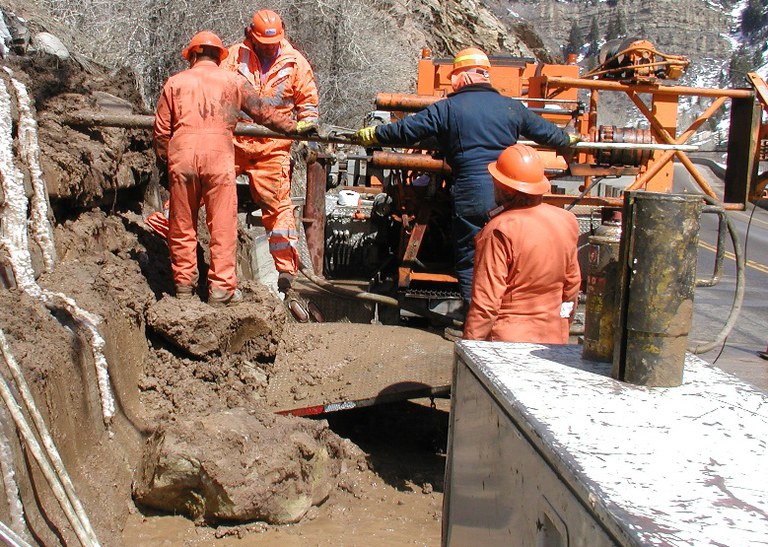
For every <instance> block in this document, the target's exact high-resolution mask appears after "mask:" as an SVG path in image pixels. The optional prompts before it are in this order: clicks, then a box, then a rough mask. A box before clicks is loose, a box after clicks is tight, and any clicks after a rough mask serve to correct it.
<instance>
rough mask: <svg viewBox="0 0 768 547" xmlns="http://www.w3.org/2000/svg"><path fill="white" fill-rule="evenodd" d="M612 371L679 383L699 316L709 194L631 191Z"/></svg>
mask: <svg viewBox="0 0 768 547" xmlns="http://www.w3.org/2000/svg"><path fill="white" fill-rule="evenodd" d="M624 195H625V199H624V210H623V224H622V237H621V245H620V251H619V294H618V312H617V326H616V336H615V338H616V341H615V346H614V353H613V376H614V378H617V379H619V380H624V381H626V382H630V383H633V384H638V385H643V386H667V387H671V386H678V385H680V384H681V383H682V381H683V364H684V361H685V351H686V346H687V343H688V333H689V331H690V328H691V322H692V318H693V292H694V287H695V281H696V257H697V253H696V248H697V245H698V242H699V221H700V217H701V212H702V209H703V205H704V201H703V200H702V199H701V198H700V197H699V196H696V195H690V194H663V193H656V192H640V191H637V192H625V194H624Z"/></svg>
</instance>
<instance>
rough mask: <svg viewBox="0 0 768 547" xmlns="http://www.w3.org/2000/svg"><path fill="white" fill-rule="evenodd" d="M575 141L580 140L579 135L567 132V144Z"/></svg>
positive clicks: (569, 144) (570, 144)
mask: <svg viewBox="0 0 768 547" xmlns="http://www.w3.org/2000/svg"><path fill="white" fill-rule="evenodd" d="M577 142H581V135H578V134H575V133H568V146H573V145H574V144H576V143H577Z"/></svg>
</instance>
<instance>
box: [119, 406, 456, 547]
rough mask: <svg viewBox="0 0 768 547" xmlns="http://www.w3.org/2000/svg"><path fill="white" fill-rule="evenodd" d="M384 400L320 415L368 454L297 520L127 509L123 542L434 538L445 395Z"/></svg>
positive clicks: (382, 542)
mask: <svg viewBox="0 0 768 547" xmlns="http://www.w3.org/2000/svg"><path fill="white" fill-rule="evenodd" d="M435 404H436V408H431V402H430V401H418V402H416V403H399V404H392V405H384V406H381V407H374V408H369V409H361V410H357V411H348V412H341V413H337V414H335V415H328V416H327V418H328V421H329V425H330V426H331V428H332V429H333V430H334V431H335V432H336V433H338V434H339V435H341V436H343V437H346V438H349V439H350V440H352V441H353V442H354V443H355V444H357V445H358V446H360V447H361V448H362V449H363V450H364V451H365V452H366V453H367V454H368V455H369V458H368V459H369V468H368V469H363V470H360V469H357V470H348V472H347V473H346V474H345V477H344V478H343V480H342V481H341V482H342V486H341V488H340V489H339V490H337V491H335V492H334V493H332V495H331V497H330V498H329V499H328V500H327V501H326V502H325V503H324V504H323V505H321V506H320V507H319V508H314V509H313V510H312V511H311V512H310V514H309V515H308V516H307V517H306V518H305V519H304V520H303V521H302V522H300V523H298V524H295V525H289V526H266V525H262V524H259V523H254V524H249V525H243V526H235V527H228V526H218V527H216V528H213V527H207V526H195V524H194V523H193V522H191V521H190V520H188V519H186V518H183V517H174V516H157V515H149V514H142V513H141V512H135V513H133V514H132V515H130V516H129V518H128V521H127V523H126V527H125V530H124V532H123V536H122V539H123V543H124V544H125V545H152V546H155V545H158V546H160V545H217V546H229V545H233V546H236V545H266V546H272V545H274V546H278V545H279V546H306V545H366V546H390V545H439V544H440V531H441V513H442V511H441V509H442V498H443V496H442V489H443V472H444V467H445V457H444V450H445V442H446V433H447V426H448V412H447V408H448V403H447V401H441V400H438V401H436V402H435Z"/></svg>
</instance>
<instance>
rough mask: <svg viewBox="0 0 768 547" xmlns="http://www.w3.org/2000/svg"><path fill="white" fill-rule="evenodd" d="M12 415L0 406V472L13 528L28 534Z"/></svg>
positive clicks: (19, 532)
mask: <svg viewBox="0 0 768 547" xmlns="http://www.w3.org/2000/svg"><path fill="white" fill-rule="evenodd" d="M10 423H11V417H10V416H9V415H8V411H7V410H6V409H5V407H3V406H0V473H1V474H2V475H1V478H2V481H3V486H4V487H5V499H6V500H7V502H8V515H9V517H10V518H11V529H12V530H13V531H14V532H16V533H17V534H20V535H22V536H25V537H26V536H27V535H28V534H27V523H26V521H25V520H24V505H22V503H21V494H20V493H19V486H18V484H17V483H16V469H15V468H14V465H13V452H12V449H11V442H10V436H11V432H10V431H8V429H9V426H10Z"/></svg>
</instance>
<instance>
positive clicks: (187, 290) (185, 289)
mask: <svg viewBox="0 0 768 547" xmlns="http://www.w3.org/2000/svg"><path fill="white" fill-rule="evenodd" d="M194 295H195V287H194V286H193V285H176V298H178V299H179V300H190V299H191V298H192V297H193V296H194Z"/></svg>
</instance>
